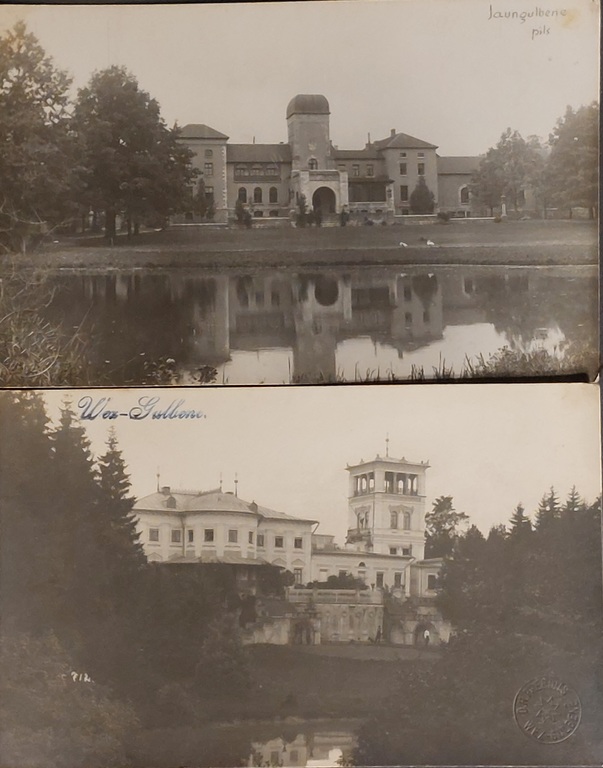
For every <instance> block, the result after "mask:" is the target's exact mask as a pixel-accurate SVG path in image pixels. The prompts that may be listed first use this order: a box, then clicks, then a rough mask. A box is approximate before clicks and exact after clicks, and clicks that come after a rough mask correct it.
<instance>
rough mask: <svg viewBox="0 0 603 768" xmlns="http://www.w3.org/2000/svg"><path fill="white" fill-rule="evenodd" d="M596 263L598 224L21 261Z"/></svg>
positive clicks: (67, 248) (139, 249)
mask: <svg viewBox="0 0 603 768" xmlns="http://www.w3.org/2000/svg"><path fill="white" fill-rule="evenodd" d="M427 241H431V242H433V243H434V244H435V245H428V244H427ZM401 243H405V245H401ZM13 258H14V257H10V256H7V255H5V256H3V257H2V258H1V260H0V266H2V265H3V264H4V265H8V264H9V263H11V262H12V260H13ZM596 261H597V226H596V223H595V222H566V221H516V222H508V223H504V224H495V223H493V222H490V221H487V222H482V221H479V222H471V221H463V222H455V223H450V224H447V225H443V224H432V223H430V224H408V225H404V224H401V225H393V226H387V227H332V228H323V229H316V228H311V229H296V228H286V229H260V228H258V229H251V230H238V229H226V228H224V229H210V228H203V227H191V228H182V229H170V230H165V231H159V232H154V231H153V232H145V233H143V234H141V235H139V236H137V237H134V238H132V240H130V241H128V239H127V238H126V237H125V236H124V235H122V236H119V237H118V238H117V240H116V241H115V242H114V243H113V244H112V245H109V244H106V242H105V241H104V240H103V238H102V237H100V236H99V237H89V238H81V237H58V238H57V239H53V240H50V241H48V242H46V243H44V244H43V245H42V246H41V247H40V248H39V249H38V250H37V251H34V252H32V253H30V254H26V255H22V256H19V257H18V262H19V264H22V265H23V266H31V267H34V266H35V267H40V266H43V267H47V268H57V269H58V268H76V269H94V268H99V267H104V268H111V269H119V268H126V267H127V268H131V267H139V268H144V267H146V268H153V267H162V268H166V267H169V268H172V267H173V268H176V267H192V266H203V267H209V268H220V269H223V268H227V267H229V266H236V267H240V266H256V267H275V266H287V265H290V266H297V265H305V266H321V265H336V264H338V265H339V264H346V265H353V264H361V263H364V264H375V265H380V264H383V265H386V264H401V263H402V264H403V263H413V264H434V265H437V264H442V265H445V264H503V265H504V264H517V265H534V264H594V263H596Z"/></svg>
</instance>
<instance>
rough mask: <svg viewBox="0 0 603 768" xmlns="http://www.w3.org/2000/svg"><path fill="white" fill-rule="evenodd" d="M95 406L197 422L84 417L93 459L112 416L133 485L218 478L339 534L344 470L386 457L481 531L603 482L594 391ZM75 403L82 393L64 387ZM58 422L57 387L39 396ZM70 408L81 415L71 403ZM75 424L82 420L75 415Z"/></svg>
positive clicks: (360, 394) (305, 390) (195, 398)
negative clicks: (425, 466)
mask: <svg viewBox="0 0 603 768" xmlns="http://www.w3.org/2000/svg"><path fill="white" fill-rule="evenodd" d="M89 394H90V395H91V397H92V398H93V399H94V401H95V402H96V401H98V399H99V398H101V397H110V398H111V402H110V403H108V404H107V405H108V407H109V408H113V407H115V408H116V410H117V411H118V412H120V413H127V412H129V410H130V409H131V408H132V407H134V406H136V404H137V401H138V398H139V397H141V396H142V397H150V396H154V397H158V398H160V400H159V402H158V405H157V408H160V407H161V408H165V407H167V406H169V405H170V403H172V402H173V401H176V402H177V401H179V400H180V399H184V400H185V404H184V405H183V406H182V408H184V409H189V410H190V409H194V410H197V411H203V412H204V414H205V418H202V419H197V420H193V421H180V420H167V419H166V420H151V418H147V419H145V420H141V421H134V420H131V419H129V418H128V417H127V416H123V417H121V416H120V417H119V418H118V419H116V420H115V421H112V422H107V421H102V420H101V419H100V418H97V419H96V420H94V421H88V422H85V424H86V429H87V431H88V434H89V436H90V438H91V440H92V448H93V450H94V451H95V453H96V454H97V455H98V454H99V453H102V452H103V451H104V441H105V440H106V436H107V430H108V425H109V424H114V426H115V428H116V431H117V435H118V438H119V441H120V445H121V447H122V449H123V452H124V457H125V459H126V462H127V464H128V466H129V470H130V473H131V480H132V488H133V493H134V494H135V495H136V496H137V497H141V496H145V495H147V494H148V493H153V492H154V490H155V487H156V482H157V481H156V472H157V468H158V467H159V468H160V473H161V484H162V485H170V486H171V487H172V488H191V489H198V490H209V489H211V488H215V487H217V486H218V485H219V478H220V473H222V475H223V488H224V490H233V489H234V482H233V481H234V475H235V472H236V473H238V478H239V484H238V491H239V496H241V497H242V498H243V499H245V500H246V501H256V502H257V503H259V504H261V505H264V506H267V507H271V508H273V509H277V510H279V511H282V512H286V513H288V514H291V515H295V516H303V517H311V518H313V519H316V520H319V521H320V523H321V524H320V527H319V530H320V532H322V533H334V534H336V535H337V536H338V538H340V539H342V538H343V536H344V534H345V530H346V527H347V493H348V486H347V481H348V474H347V472H346V470H345V467H346V464H348V463H349V464H354V463H357V462H359V461H360V460H361V459H364V460H365V461H368V460H369V459H372V458H374V457H375V455H376V454H377V453H380V454H381V455H384V454H385V447H386V446H385V439H386V435H387V434H388V433H389V437H390V444H389V445H390V456H395V457H397V458H400V457H402V456H405V457H406V458H407V459H409V460H412V461H429V463H430V465H431V468H430V469H429V470H428V474H427V502H428V508H431V504H432V502H433V500H434V499H435V498H437V497H438V496H441V495H452V496H453V497H454V500H455V506H456V508H457V509H459V510H462V511H464V512H466V513H467V514H469V515H470V517H471V521H472V522H474V523H475V524H476V525H478V526H479V527H480V528H481V529H482V530H484V531H487V530H488V529H489V528H490V527H491V526H492V525H494V524H497V523H505V522H507V521H508V519H509V518H510V516H511V514H512V512H513V509H514V508H515V505H516V504H517V503H518V502H520V501H521V502H523V504H524V505H525V506H526V509H527V511H528V512H529V513H532V512H533V511H534V510H535V509H536V507H537V505H538V501H539V499H540V497H541V496H542V494H543V493H544V492H545V491H547V490H548V489H549V487H550V486H551V485H554V486H555V488H556V490H557V491H558V493H559V495H560V496H561V497H562V498H564V497H565V496H566V495H567V493H568V491H569V490H570V488H571V486H572V485H574V484H575V485H576V487H577V489H578V491H579V492H580V493H581V494H582V495H583V496H584V497H586V498H587V499H588V500H589V501H592V500H594V498H595V497H596V496H597V495H598V493H599V490H600V458H599V429H598V424H599V414H598V391H597V387H596V386H595V385H581V384H569V385H559V384H542V385H536V384H533V385H516V384H511V385H509V384H503V385H483V384H481V385H480V384H478V385H456V386H455V385H439V386H436V385H418V386H408V385H398V386H391V385H390V386H387V385H385V386H379V385H371V386H354V387H276V388H271V387H258V388H224V389H219V388H217V389H209V388H207V389H205V388H201V389H199V388H197V389H188V390H184V389H171V390H168V389H157V390H135V389H132V390H105V391H102V390H93V391H91V392H90V393H89ZM69 396H70V398H71V399H72V401H73V404H74V406H75V407H76V408H77V404H78V402H79V401H80V399H81V398H82V397H85V396H86V393H84V392H81V391H79V392H78V391H73V392H72V393H71V394H70V395H69ZM45 397H46V399H47V402H48V403H49V412H50V413H51V414H52V415H53V416H55V417H56V415H57V414H58V412H59V408H60V405H61V402H62V400H63V399H64V397H65V393H64V392H60V391H54V392H48V393H46V395H45ZM78 413H79V411H78ZM82 423H84V422H82Z"/></svg>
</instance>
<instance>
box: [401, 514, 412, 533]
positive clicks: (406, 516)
mask: <svg viewBox="0 0 603 768" xmlns="http://www.w3.org/2000/svg"><path fill="white" fill-rule="evenodd" d="M402 527H403V528H404V530H405V531H409V530H410V512H405V513H404V517H403V519H402Z"/></svg>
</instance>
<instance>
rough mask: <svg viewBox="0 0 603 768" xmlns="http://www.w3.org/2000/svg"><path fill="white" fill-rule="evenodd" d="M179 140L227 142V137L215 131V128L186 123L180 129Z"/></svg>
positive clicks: (201, 124)
mask: <svg viewBox="0 0 603 768" xmlns="http://www.w3.org/2000/svg"><path fill="white" fill-rule="evenodd" d="M180 138H181V139H220V140H222V141H228V136H226V134H224V133H220V131H216V129H215V128H210V126H209V125H204V124H203V123H188V125H185V126H184V128H181V129H180Z"/></svg>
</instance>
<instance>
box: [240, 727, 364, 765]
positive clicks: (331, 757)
mask: <svg viewBox="0 0 603 768" xmlns="http://www.w3.org/2000/svg"><path fill="white" fill-rule="evenodd" d="M355 746H356V740H355V737H354V735H353V734H352V733H351V731H348V730H342V729H333V730H325V731H304V732H300V733H297V734H296V735H295V738H293V739H291V740H287V738H286V737H283V736H277V737H275V738H273V739H269V740H267V741H263V742H253V744H252V753H251V756H250V758H249V763H248V765H249V766H250V767H252V766H262V767H264V766H270V767H271V768H272V766H283V768H295V767H297V766H302V767H304V768H305V767H307V768H335V767H336V766H341V765H342V764H346V763H347V764H349V762H350V760H351V757H352V751H353V749H354V747H355Z"/></svg>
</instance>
